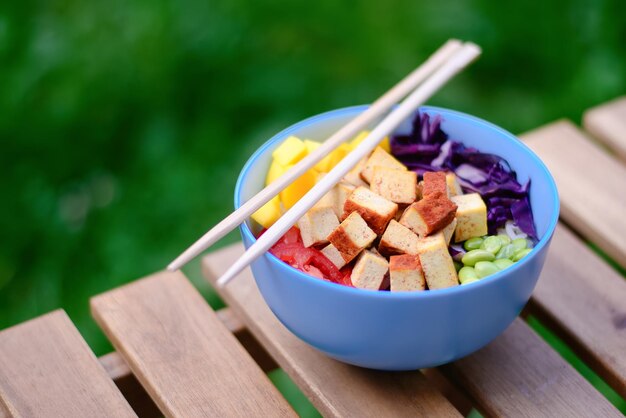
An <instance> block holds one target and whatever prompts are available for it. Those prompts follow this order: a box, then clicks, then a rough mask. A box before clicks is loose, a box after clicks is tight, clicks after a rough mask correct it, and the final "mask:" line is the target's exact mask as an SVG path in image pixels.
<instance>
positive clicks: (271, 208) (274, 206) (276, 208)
mask: <svg viewBox="0 0 626 418" xmlns="http://www.w3.org/2000/svg"><path fill="white" fill-rule="evenodd" d="M278 218H280V199H279V197H278V196H274V198H273V199H272V200H270V201H269V202H267V203H266V204H264V205H263V206H261V207H260V208H259V210H257V211H256V212H254V213H253V214H252V219H254V220H255V221H256V222H257V223H258V224H259V225H261V226H262V227H263V228H269V227H270V226H272V225H274V222H276V221H277V220H278Z"/></svg>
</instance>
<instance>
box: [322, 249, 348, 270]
mask: <svg viewBox="0 0 626 418" xmlns="http://www.w3.org/2000/svg"><path fill="white" fill-rule="evenodd" d="M322 254H324V255H325V256H326V258H328V259H329V260H330V262H331V263H333V264H334V265H335V266H336V267H337V268H338V269H341V268H342V267H343V266H345V265H346V264H348V263H347V262H346V260H345V259H344V258H343V254H341V252H340V251H339V250H338V249H337V247H335V246H334V245H333V244H328V245H327V246H325V247H324V248H322Z"/></svg>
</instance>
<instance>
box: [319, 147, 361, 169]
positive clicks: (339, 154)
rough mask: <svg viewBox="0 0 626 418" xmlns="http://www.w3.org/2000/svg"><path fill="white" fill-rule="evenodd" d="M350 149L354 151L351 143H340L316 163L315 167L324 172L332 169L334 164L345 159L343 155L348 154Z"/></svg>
mask: <svg viewBox="0 0 626 418" xmlns="http://www.w3.org/2000/svg"><path fill="white" fill-rule="evenodd" d="M350 151H352V149H351V148H350V145H348V144H341V145H339V146H338V147H337V148H335V150H334V151H333V152H331V153H330V154H328V155H327V156H326V157H324V159H323V160H322V161H320V162H319V163H317V164H316V165H315V169H316V170H317V171H319V172H322V173H328V172H329V171H330V170H332V169H333V167H334V166H336V165H337V163H339V161H341V160H342V159H343V157H345V156H346V155H348V153H349V152H350Z"/></svg>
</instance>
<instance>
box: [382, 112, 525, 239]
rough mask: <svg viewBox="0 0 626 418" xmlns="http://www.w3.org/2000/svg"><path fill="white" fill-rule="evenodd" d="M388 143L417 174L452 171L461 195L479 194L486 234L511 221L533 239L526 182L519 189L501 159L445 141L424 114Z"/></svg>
mask: <svg viewBox="0 0 626 418" xmlns="http://www.w3.org/2000/svg"><path fill="white" fill-rule="evenodd" d="M390 142H391V152H392V154H393V155H394V156H395V157H396V158H397V159H398V160H400V161H401V162H402V163H404V164H405V165H406V166H407V167H408V168H409V169H411V170H413V171H415V172H416V173H417V174H418V175H420V176H421V175H423V174H424V172H425V171H453V172H454V173H455V174H456V175H457V177H458V179H459V183H460V184H461V187H462V188H463V190H464V191H465V192H469V193H474V192H476V193H479V194H480V195H481V196H482V198H483V200H484V201H485V204H486V205H487V225H488V227H489V233H490V234H495V232H496V230H497V229H498V228H501V227H503V226H504V224H505V223H506V221H508V220H512V221H513V222H515V224H517V226H519V228H520V229H521V230H522V231H524V232H525V233H526V234H528V236H529V237H531V238H532V239H534V240H536V239H537V232H536V230H535V223H534V221H533V214H532V210H531V207H530V197H529V194H528V191H529V189H530V181H528V182H527V183H526V184H525V185H523V186H522V185H521V184H520V183H519V182H518V181H517V175H516V173H515V171H513V170H512V169H511V167H510V166H509V163H508V162H507V161H506V160H505V159H504V158H502V157H499V156H497V155H494V154H488V153H483V152H480V151H478V150H477V149H476V148H471V147H466V146H465V145H463V144H462V143H461V142H458V141H454V140H452V139H449V138H448V135H447V134H446V133H445V132H444V131H443V130H442V129H441V117H440V116H439V115H436V116H435V117H433V118H432V119H431V117H430V115H428V114H427V113H420V112H417V113H416V115H415V118H414V119H413V123H412V130H411V133H410V134H408V135H394V136H392V137H391V141H390Z"/></svg>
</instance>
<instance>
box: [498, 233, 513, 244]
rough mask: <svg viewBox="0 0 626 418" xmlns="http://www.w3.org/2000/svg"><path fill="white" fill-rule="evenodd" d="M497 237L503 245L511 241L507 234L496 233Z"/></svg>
mask: <svg viewBox="0 0 626 418" xmlns="http://www.w3.org/2000/svg"><path fill="white" fill-rule="evenodd" d="M498 238H500V242H502V246H503V247H504V246H505V245H507V244H510V243H511V238H509V236H508V235H504V234H500V235H498Z"/></svg>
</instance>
